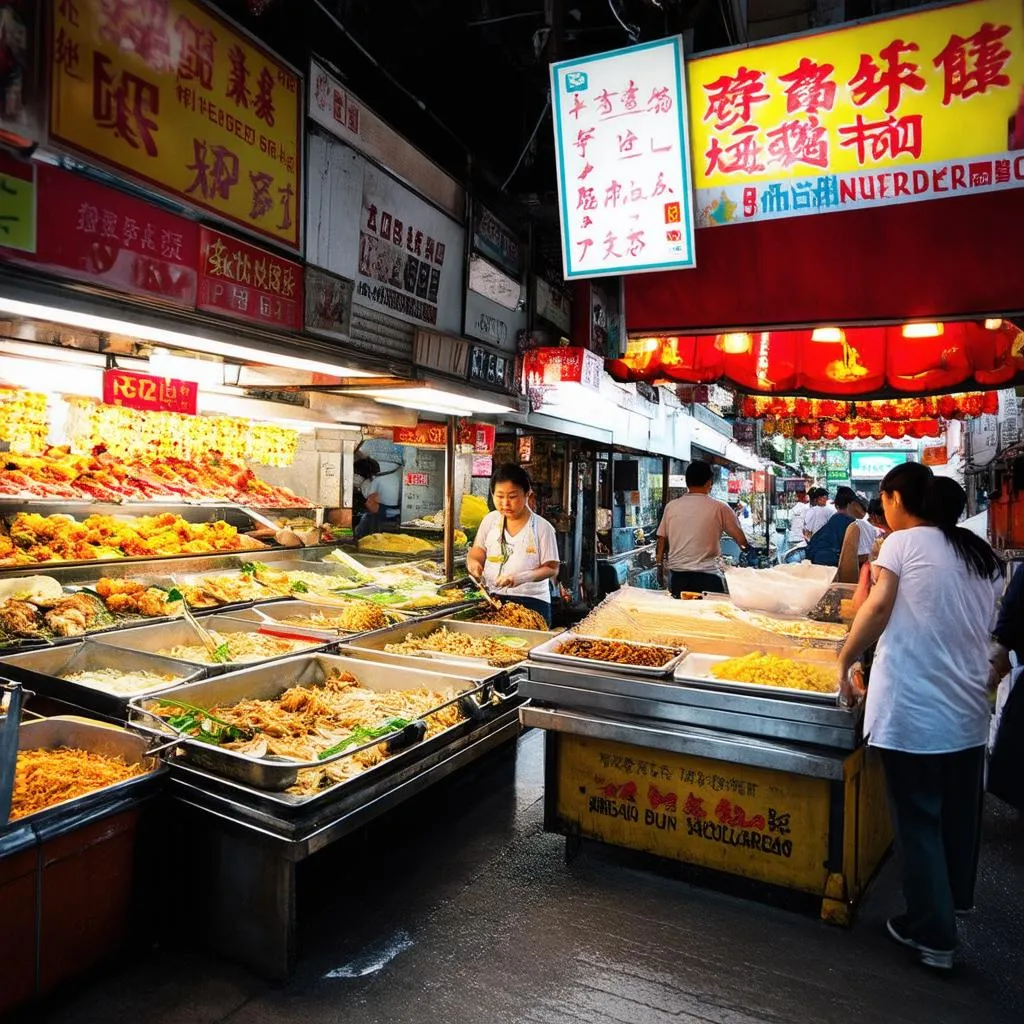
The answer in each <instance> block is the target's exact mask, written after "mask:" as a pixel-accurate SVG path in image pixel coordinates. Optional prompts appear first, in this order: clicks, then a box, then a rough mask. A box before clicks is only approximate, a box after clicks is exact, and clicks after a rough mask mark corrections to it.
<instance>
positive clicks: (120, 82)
mask: <svg viewBox="0 0 1024 1024" xmlns="http://www.w3.org/2000/svg"><path fill="white" fill-rule="evenodd" d="M112 63H113V62H112V61H111V60H110V58H109V57H105V56H104V55H103V54H102V53H100V52H99V51H96V52H94V53H93V76H92V116H93V120H94V121H95V122H96V124H97V125H98V126H99V127H100V128H110V129H111V130H112V131H113V133H114V135H115V137H117V138H120V139H123V140H124V141H125V142H126V143H128V145H129V146H131V147H132V149H138V148H139V144H140V142H141V144H142V146H143V148H144V149H145V151H146V153H147V154H148V155H149V156H156V155H157V153H158V150H157V145H156V139H155V138H154V137H153V133H154V132H156V131H157V129H158V128H159V125H158V124H157V123H156V121H154V120H153V116H155V115H156V114H159V113H160V90H159V89H158V88H157V86H155V85H153V83H152V82H147V81H146V80H145V79H144V78H140V77H139V76H138V75H134V74H132V73H131V72H130V71H122V72H121V74H120V78H118V76H116V75H113V74H111V72H110V70H109V69H110V67H111V65H112ZM151 115H152V116H151Z"/></svg>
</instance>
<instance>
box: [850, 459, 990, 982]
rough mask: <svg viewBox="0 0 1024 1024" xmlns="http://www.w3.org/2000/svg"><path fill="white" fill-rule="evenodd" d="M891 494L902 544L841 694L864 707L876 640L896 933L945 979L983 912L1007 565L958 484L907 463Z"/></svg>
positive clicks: (874, 715) (873, 692) (870, 705)
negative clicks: (966, 516) (987, 792)
mask: <svg viewBox="0 0 1024 1024" xmlns="http://www.w3.org/2000/svg"><path fill="white" fill-rule="evenodd" d="M881 497H882V505H883V508H884V510H885V518H886V521H887V523H888V524H889V527H890V528H891V530H892V533H891V534H890V535H889V537H888V538H887V539H886V541H885V544H884V545H883V547H882V549H881V551H880V553H879V555H878V559H877V563H876V564H877V566H878V568H879V573H878V580H877V582H876V584H875V585H874V586H873V587H872V589H871V593H870V595H869V596H868V598H867V600H866V601H865V603H864V605H863V606H862V607H861V609H860V610H859V611H858V613H857V617H856V619H855V620H854V623H853V626H852V628H851V630H850V635H849V637H848V639H847V641H846V645H845V646H844V647H843V650H842V653H841V654H840V657H839V673H840V686H841V687H842V690H843V692H844V694H845V695H846V696H847V697H859V696H861V694H860V693H858V692H856V689H855V684H854V683H852V682H851V673H850V670H851V668H852V666H853V664H854V663H855V661H856V660H857V659H858V658H859V657H860V656H861V655H862V654H863V653H864V651H865V650H866V649H867V648H868V647H870V646H871V644H873V643H875V642H876V641H877V645H878V646H877V649H876V652H875V656H874V663H873V665H872V668H871V678H870V685H869V688H868V691H867V704H866V708H865V715H864V733H865V736H866V738H867V742H868V743H869V744H870V745H871V746H873V747H876V748H878V750H879V751H880V753H881V756H882V760H883V763H884V765H885V774H886V784H887V787H888V790H889V797H890V806H891V810H892V817H893V827H894V830H895V833H896V838H897V842H898V845H899V847H900V848H901V851H902V856H903V895H904V898H905V900H906V912H905V913H904V914H902V915H900V916H898V917H892V918H890V919H889V921H888V922H887V929H888V933H889V935H890V936H891V937H892V938H893V939H894V940H895V941H897V942H899V943H901V944H903V945H904V946H908V947H910V948H911V949H913V950H914V951H915V953H916V954H917V956H918V958H919V960H920V961H921V962H922V963H923V964H925V965H927V966H929V967H935V968H940V969H949V968H951V967H952V966H953V957H954V953H955V950H956V938H957V933H956V914H957V913H962V912H966V911H969V910H971V909H972V908H973V904H974V883H975V877H976V873H977V859H978V844H979V836H980V823H981V808H982V798H983V789H982V781H983V774H984V765H985V744H986V741H987V738H988V730H989V716H990V709H989V702H988V693H987V683H988V651H989V631H990V630H991V628H992V625H993V623H994V620H995V606H996V601H997V600H998V597H999V593H1000V590H1001V580H1002V564H1001V562H1000V561H999V559H998V557H997V556H996V555H995V553H994V552H993V551H992V549H991V548H990V547H989V545H988V544H986V543H985V541H983V540H982V539H981V538H980V537H977V536H976V535H975V534H973V533H971V532H970V531H969V530H965V529H963V528H961V527H959V526H957V522H958V520H959V518H960V516H961V515H962V513H963V510H964V506H965V504H966V495H965V494H964V490H963V488H962V487H960V485H959V484H957V483H956V481H953V480H949V479H946V478H936V477H935V476H934V475H933V474H932V471H931V470H930V469H929V468H928V467H927V466H923V465H920V464H919V463H906V464H905V465H902V466H898V467H897V468H896V469H894V470H892V471H891V472H890V473H889V474H888V475H887V476H886V477H885V479H884V480H883V481H882V485H881Z"/></svg>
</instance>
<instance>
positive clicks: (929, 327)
mask: <svg viewBox="0 0 1024 1024" xmlns="http://www.w3.org/2000/svg"><path fill="white" fill-rule="evenodd" d="M944 330H945V328H944V327H943V325H942V324H932V323H916V324H904V325H903V337H904V338H938V337H940V336H941V335H942V332H943V331H944Z"/></svg>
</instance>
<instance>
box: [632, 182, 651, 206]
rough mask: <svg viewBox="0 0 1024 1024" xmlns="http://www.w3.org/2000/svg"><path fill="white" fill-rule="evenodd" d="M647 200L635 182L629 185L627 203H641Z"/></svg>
mask: <svg viewBox="0 0 1024 1024" xmlns="http://www.w3.org/2000/svg"><path fill="white" fill-rule="evenodd" d="M646 198H647V193H646V192H644V190H643V189H642V188H641V187H640V186H639V185H638V184H637V183H636V182H635V181H631V182H630V183H629V201H630V202H631V203H639V202H643V200H645V199H646Z"/></svg>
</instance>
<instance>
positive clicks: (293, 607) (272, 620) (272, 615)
mask: <svg viewBox="0 0 1024 1024" xmlns="http://www.w3.org/2000/svg"><path fill="white" fill-rule="evenodd" d="M318 612H320V613H323V614H324V615H337V614H338V606H337V605H336V604H312V603H306V602H302V603H298V602H295V601H291V600H284V601H279V602H278V603H276V604H263V605H259V606H258V607H255V608H247V609H244V610H242V611H237V612H232V613H231V614H230V615H228V616H227V617H228V618H232V619H238V620H240V621H242V622H252V623H257V624H258V625H260V626H264V627H266V628H267V629H273V630H275V631H279V632H280V633H281V635H282V636H296V637H309V638H310V639H313V640H323V641H324V642H326V643H334V642H337V641H338V640H341V639H351V638H353V637H357V636H363V635H365V634H367V633H371V632H376V631H375V630H366V629H362V630H355V629H353V630H342V629H331V628H330V627H327V626H324V627H322V628H321V627H317V626H296V625H293V624H292V623H282V622H281V620H282V619H291V618H295V617H301V616H303V615H316V614H317V613H318ZM380 628H381V629H389V628H390V625H388V626H382V627H380Z"/></svg>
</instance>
